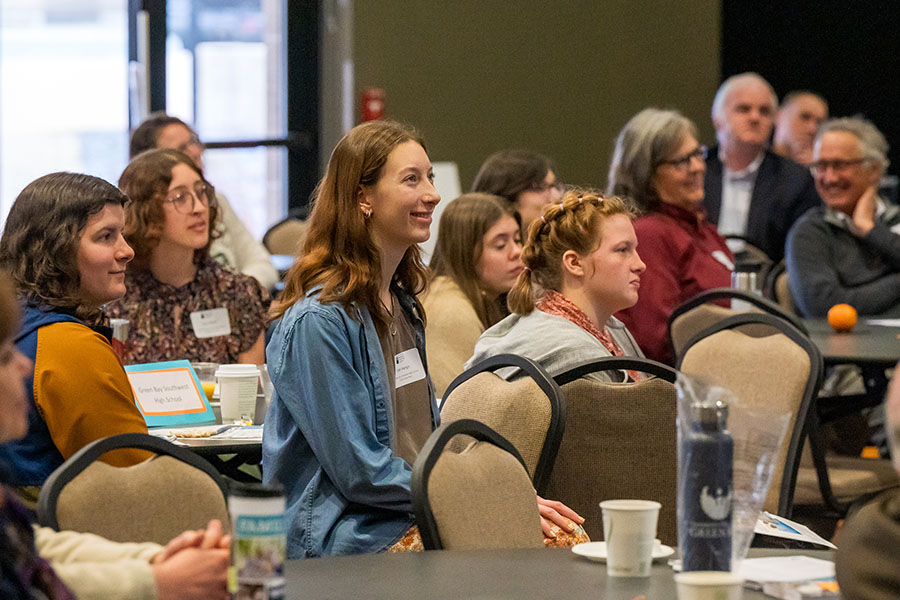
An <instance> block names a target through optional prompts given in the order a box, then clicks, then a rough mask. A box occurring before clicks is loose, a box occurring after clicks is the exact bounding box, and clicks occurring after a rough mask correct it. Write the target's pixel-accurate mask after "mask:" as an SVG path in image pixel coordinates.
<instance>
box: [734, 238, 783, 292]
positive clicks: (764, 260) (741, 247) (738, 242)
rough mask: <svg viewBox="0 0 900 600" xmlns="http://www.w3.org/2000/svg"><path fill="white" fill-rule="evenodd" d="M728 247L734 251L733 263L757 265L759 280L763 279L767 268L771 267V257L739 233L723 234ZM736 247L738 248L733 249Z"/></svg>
mask: <svg viewBox="0 0 900 600" xmlns="http://www.w3.org/2000/svg"><path fill="white" fill-rule="evenodd" d="M725 241H726V243H727V244H728V247H729V248H731V249H732V251H733V252H734V263H735V265H739V264H746V265H756V266H758V271H757V272H758V273H759V279H760V281H765V278H766V275H767V273H768V271H769V269H771V268H772V259H771V258H769V255H768V254H766V253H765V251H764V250H763V249H762V248H760V247H759V246H756V245H754V244H753V243H751V242H750V240H748V239H747V238H746V237H744V236H743V235H740V234H735V233H729V234H728V235H726V236H725ZM734 248H738V250H736V251H735V250H734Z"/></svg>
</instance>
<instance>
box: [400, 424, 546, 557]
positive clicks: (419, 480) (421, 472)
mask: <svg viewBox="0 0 900 600" xmlns="http://www.w3.org/2000/svg"><path fill="white" fill-rule="evenodd" d="M457 435H468V436H471V437H473V438H475V439H476V440H479V441H482V442H489V443H491V444H494V445H495V446H497V447H498V448H500V449H501V450H505V451H506V452H509V453H510V454H512V455H513V456H514V457H515V458H516V460H518V461H519V464H520V465H522V469H524V470H525V473H526V475H527V473H528V469H527V468H526V467H525V461H524V460H522V456H521V455H520V454H519V451H518V450H516V448H515V446H513V445H512V443H510V442H509V440H507V439H506V438H505V437H503V436H502V435H500V434H499V433H497V432H496V431H494V430H493V429H491V428H490V427H488V426H487V425H485V424H484V423H482V422H480V421H476V420H474V419H459V420H458V421H453V422H452V423H447V424H445V425H441V426H440V427H438V428H437V429H435V430H434V431H433V432H432V434H431V436H429V438H428V441H426V442H425V445H424V446H423V447H422V450H421V451H420V452H419V458H418V459H416V462H415V464H414V465H413V469H412V479H411V483H410V485H411V487H412V504H413V513H414V514H415V515H416V524H417V525H418V526H419V534H420V535H421V536H422V545H423V546H424V547H425V549H426V550H442V549H443V547H444V546H443V544H442V543H441V535H440V532H439V531H438V527H437V522H436V521H435V519H434V513H433V512H432V510H431V503H430V502H429V501H428V478H429V477H431V471H432V470H434V465H435V464H436V463H437V461H438V459H439V458H440V457H441V454H442V453H443V451H444V448H445V447H446V446H447V444H448V443H449V442H450V440H451V439H453V437H455V436H457Z"/></svg>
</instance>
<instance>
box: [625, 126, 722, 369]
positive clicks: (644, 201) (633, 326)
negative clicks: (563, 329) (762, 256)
mask: <svg viewBox="0 0 900 600" xmlns="http://www.w3.org/2000/svg"><path fill="white" fill-rule="evenodd" d="M705 157H706V147H705V146H701V145H700V144H699V143H698V142H697V128H696V126H695V125H694V124H693V123H692V122H691V121H690V120H689V119H687V118H685V117H684V116H682V115H681V114H680V113H678V112H676V111H674V110H659V109H655V108H648V109H645V110H643V111H641V112H639V113H638V114H637V115H635V116H634V117H632V119H631V120H630V121H628V123H627V124H626V125H625V127H624V128H623V129H622V131H621V132H620V133H619V137H618V139H617V140H616V148H615V151H614V153H613V158H612V164H611V165H610V168H609V185H608V187H607V191H608V192H609V193H611V194H615V195H619V196H628V197H630V198H632V199H633V200H634V201H635V202H636V203H637V205H638V207H639V208H640V209H641V211H642V212H643V216H642V217H641V218H639V219H637V220H636V221H635V223H634V229H635V232H636V233H637V239H638V244H639V246H640V252H641V257H642V258H643V259H644V262H645V263H646V264H647V270H646V271H645V272H644V274H643V276H642V278H641V295H640V299H639V300H638V302H637V304H635V305H634V306H632V307H631V308H629V309H627V310H624V311H622V312H620V313H618V315H617V316H618V317H619V318H620V319H621V320H622V321H623V322H624V323H625V325H626V326H627V327H628V329H629V331H631V333H632V334H633V335H634V337H635V339H636V340H637V342H638V344H639V345H640V347H641V349H642V350H643V351H644V353H645V354H646V356H647V357H649V358H652V359H654V360H658V361H661V362H665V363H669V364H672V363H673V362H674V356H672V349H671V344H670V342H669V338H668V331H667V327H666V324H667V320H668V318H669V315H671V314H672V311H673V310H674V309H675V308H676V307H677V306H678V305H679V304H681V303H682V302H684V301H685V300H687V299H689V298H691V297H693V296H695V295H697V294H698V293H699V292H702V291H703V290H707V289H710V288H716V287H728V286H729V285H730V284H731V271H732V270H733V268H734V263H733V261H734V256H733V255H732V253H731V251H730V250H729V249H728V246H726V245H725V239H724V238H722V236H720V235H719V234H718V233H717V232H716V228H715V227H714V226H713V225H711V224H710V223H709V222H708V221H707V220H706V212H705V211H704V209H703V176H704V174H705V173H706V162H705Z"/></svg>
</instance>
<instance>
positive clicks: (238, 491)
mask: <svg viewBox="0 0 900 600" xmlns="http://www.w3.org/2000/svg"><path fill="white" fill-rule="evenodd" d="M228 495H229V496H238V497H241V498H279V497H281V496H284V488H283V487H282V486H281V484H278V483H275V484H272V485H263V484H261V483H241V482H239V481H232V482H229V484H228Z"/></svg>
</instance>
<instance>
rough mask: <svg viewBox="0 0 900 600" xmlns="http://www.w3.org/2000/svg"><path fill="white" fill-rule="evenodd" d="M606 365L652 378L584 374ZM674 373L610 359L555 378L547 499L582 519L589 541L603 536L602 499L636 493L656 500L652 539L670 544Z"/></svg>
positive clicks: (673, 487)
mask: <svg viewBox="0 0 900 600" xmlns="http://www.w3.org/2000/svg"><path fill="white" fill-rule="evenodd" d="M613 369H630V370H635V371H642V372H644V373H650V374H653V375H656V376H655V377H647V378H646V379H644V380H643V381H640V382H637V383H635V382H631V383H602V382H599V381H597V380H595V379H585V378H584V376H585V375H587V374H588V373H595V372H600V371H609V370H613ZM676 375H677V372H676V371H675V370H674V369H672V368H671V367H668V366H666V365H662V364H660V363H657V362H655V361H652V360H649V359H638V358H629V359H623V358H618V357H614V358H604V359H600V360H597V361H594V362H592V363H589V364H587V365H581V366H579V367H575V368H574V369H572V370H570V371H567V372H566V373H562V374H560V375H557V376H556V378H555V379H556V382H557V383H559V384H560V387H562V390H563V394H565V397H566V429H565V433H564V434H563V437H562V441H561V442H560V445H559V452H558V453H557V455H556V463H555V464H554V466H553V472H552V473H551V475H550V482H549V483H548V485H547V497H548V498H553V499H554V500H559V501H561V502H563V503H565V504H566V505H567V506H569V507H571V508H572V509H573V510H575V511H576V512H578V514H580V515H581V516H582V517H584V518H585V522H584V528H585V531H587V533H588V535H589V536H591V539H594V540H600V539H603V518H602V513H601V511H600V507H599V503H600V502H601V501H603V500H610V499H615V498H640V499H644V500H656V501H657V502H659V503H661V504H662V508H661V509H660V513H659V521H658V524H657V537H659V538H660V539H661V540H662V541H663V543H664V544H677V528H676V519H675V509H676V503H675V496H676V471H677V469H676V467H677V463H676V461H677V446H676V427H675V419H676V416H677V412H678V411H677V406H676V399H675V386H674V385H673V382H674V381H675V377H676Z"/></svg>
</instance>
